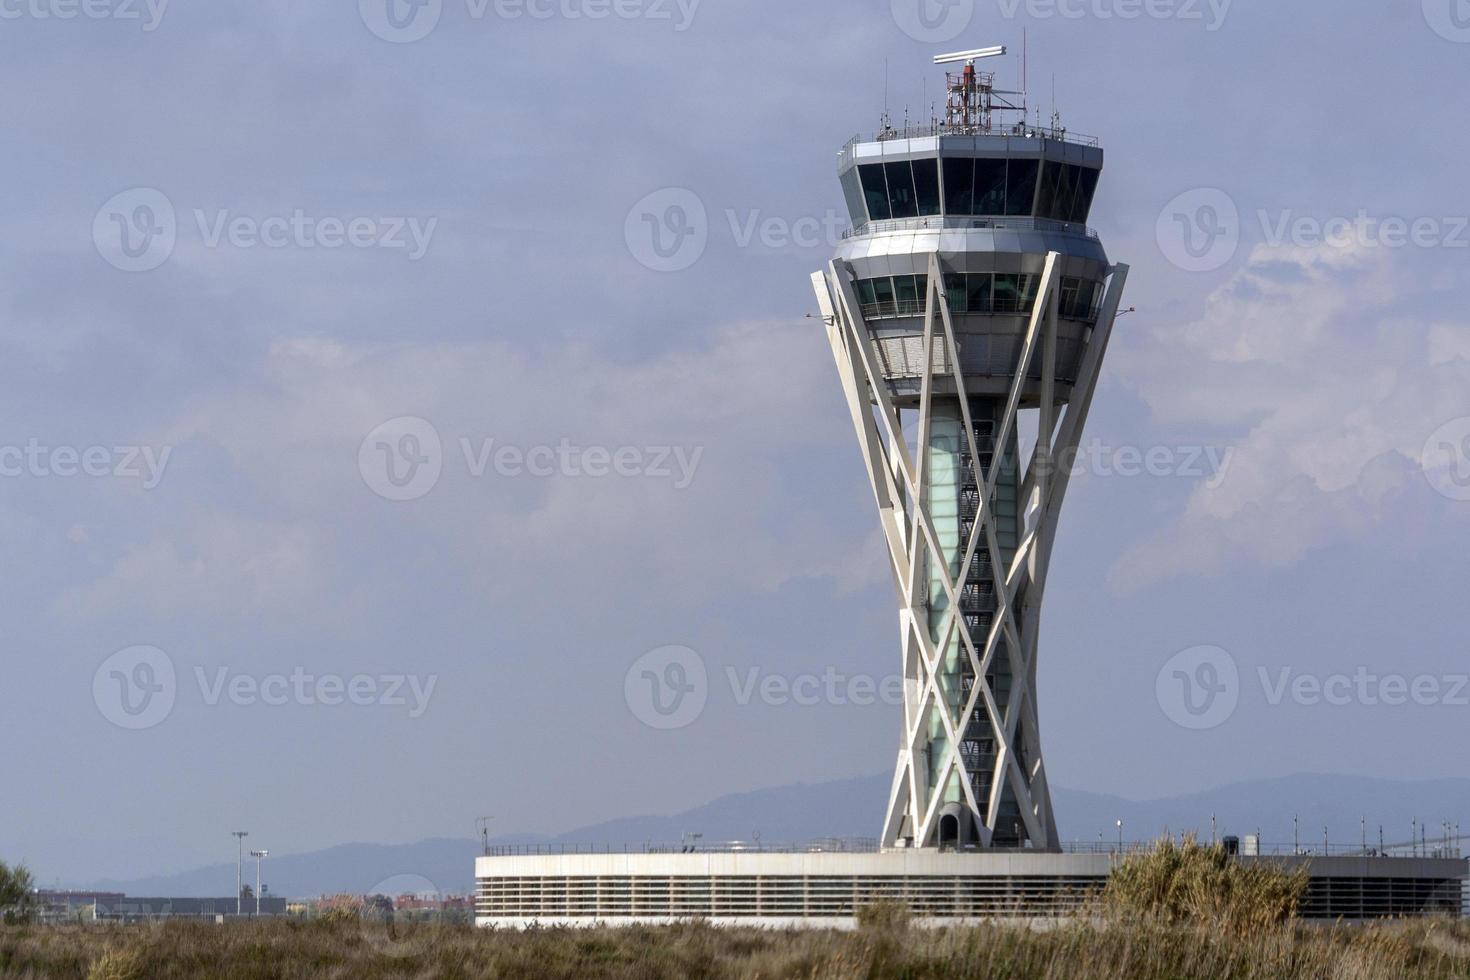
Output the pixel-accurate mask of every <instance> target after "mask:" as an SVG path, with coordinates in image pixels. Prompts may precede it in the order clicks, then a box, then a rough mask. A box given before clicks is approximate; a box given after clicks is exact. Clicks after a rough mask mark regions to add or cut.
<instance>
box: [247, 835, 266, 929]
mask: <svg viewBox="0 0 1470 980" xmlns="http://www.w3.org/2000/svg"><path fill="white" fill-rule="evenodd" d="M269 854H270V851H264V850H261V851H251V852H250V856H251V857H253V858H255V917H256V918H257V919H258V918H260V862H261V861H262V860H263V859H264V858H265V857H267V856H268V855H269Z"/></svg>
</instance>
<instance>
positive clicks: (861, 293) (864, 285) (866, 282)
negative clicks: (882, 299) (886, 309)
mask: <svg viewBox="0 0 1470 980" xmlns="http://www.w3.org/2000/svg"><path fill="white" fill-rule="evenodd" d="M857 289H858V302H859V303H861V304H863V305H864V306H871V305H873V304H874V303H876V302H878V293H877V291H876V290H875V289H874V288H873V280H871V279H859V280H858V284H857Z"/></svg>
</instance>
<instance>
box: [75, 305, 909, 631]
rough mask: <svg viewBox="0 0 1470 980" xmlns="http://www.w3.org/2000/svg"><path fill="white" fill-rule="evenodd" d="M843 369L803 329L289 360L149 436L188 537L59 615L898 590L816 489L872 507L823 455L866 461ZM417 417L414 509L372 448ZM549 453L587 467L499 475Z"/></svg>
mask: <svg viewBox="0 0 1470 980" xmlns="http://www.w3.org/2000/svg"><path fill="white" fill-rule="evenodd" d="M824 348H825V338H824V337H822V335H821V331H820V329H819V328H817V327H815V326H812V325H811V324H809V323H805V322H802V323H798V324H796V325H790V324H784V323H776V324H769V323H757V324H742V325H737V326H732V327H727V328H723V329H712V330H711V331H710V332H709V333H708V334H707V336H706V339H705V340H704V341H703V342H701V343H697V344H693V345H691V346H690V347H688V348H686V349H682V350H676V351H671V352H668V353H665V354H663V355H660V356H658V357H654V358H646V357H643V358H640V359H638V360H636V361H633V362H627V361H625V360H624V359H622V358H621V357H620V356H619V355H618V354H617V352H616V351H615V350H613V351H610V350H607V349H599V348H594V347H592V346H589V345H582V344H563V345H559V346H556V347H553V348H552V349H550V350H549V351H547V352H546V353H545V354H542V355H535V356H533V355H528V354H526V353H524V352H522V351H518V350H516V349H514V348H512V347H510V346H507V345H505V344H502V343H499V342H478V343H458V344H456V343H434V344H398V345H386V344H364V343H353V342H345V341H340V340H332V339H324V338H297V339H287V340H280V341H277V342H276V343H274V344H273V345H272V346H271V348H270V350H269V352H268V354H266V355H265V356H264V357H263V359H262V360H261V362H260V363H259V364H258V365H257V366H256V367H255V368H254V369H253V370H251V371H249V372H247V373H248V375H249V377H248V378H247V379H246V380H245V381H243V382H241V383H240V384H238V385H235V386H233V387H231V388H230V389H228V390H226V391H223V392H221V393H219V394H214V395H207V396H202V397H200V398H199V399H196V400H195V401H194V402H193V403H192V404H190V405H189V406H188V408H187V409H185V410H183V411H181V412H180V413H179V415H178V417H177V418H175V419H174V420H172V421H170V422H168V423H167V424H165V425H163V426H162V427H161V428H160V429H159V430H158V431H157V432H155V433H151V434H150V436H149V439H148V441H149V442H150V443H151V444H158V445H167V446H171V447H174V455H173V470H172V472H171V474H170V480H169V481H168V482H166V484H165V487H164V489H165V491H167V492H171V493H174V494H176V495H178V497H179V498H181V499H183V500H186V501H188V502H189V509H188V511H187V513H189V514H190V515H191V516H190V519H188V520H185V521H179V520H174V519H172V518H171V517H170V516H169V515H168V514H167V513H164V515H163V517H162V519H160V520H159V521H157V523H156V524H155V526H154V527H153V528H152V529H151V533H149V534H148V535H147V536H146V537H145V539H144V540H141V541H139V542H136V543H134V544H133V545H132V546H131V547H130V548H129V549H128V550H127V551H126V552H124V553H123V554H121V555H120V556H118V557H117V558H116V559H114V560H113V561H111V562H110V563H109V565H108V567H107V568H106V570H105V572H104V573H103V574H101V575H100V576H99V577H98V579H97V580H95V581H93V582H90V583H87V584H86V585H84V586H82V587H80V588H77V589H74V590H72V591H71V592H69V593H68V595H67V597H66V599H65V601H64V603H63V605H62V608H63V609H64V610H65V611H66V612H68V613H73V614H81V613H88V612H90V613H93V614H100V613H102V612H105V611H110V610H115V609H117V608H119V607H132V608H142V609H146V610H148V611H149V612H151V613H153V614H155V615H158V616H166V615H169V614H179V615H189V614H190V613H194V612H197V613H205V612H207V613H209V614H212V615H219V614H221V613H227V612H229V611H232V610H233V611H234V612H237V613H239V614H241V615H245V614H251V613H259V612H261V611H274V612H280V613H283V614H287V615H295V614H298V613H300V614H308V615H309V614H311V613H312V611H313V610H315V611H316V614H317V615H325V614H328V613H330V612H331V611H332V609H333V605H332V604H333V603H334V602H347V601H352V602H354V603H359V602H362V601H367V602H369V603H371V601H372V598H373V596H374V595H376V597H377V599H378V600H380V603H381V608H383V609H390V608H391V607H392V604H391V602H389V601H388V600H389V598H390V596H391V595H393V594H395V593H398V594H403V593H404V592H414V591H417V590H425V591H428V592H430V593H434V592H438V593H440V594H443V593H444V592H446V591H448V592H453V593H456V594H463V595H466V596H477V597H480V598H482V599H483V600H485V601H488V602H490V603H506V604H514V605H515V606H516V607H517V608H518V609H520V610H521V611H526V610H528V609H535V608H537V607H539V606H542V605H544V606H545V607H547V609H552V608H553V607H555V608H557V609H560V608H562V607H563V604H564V602H565V590H566V588H567V587H569V586H571V585H574V584H577V583H581V584H582V586H583V587H584V591H583V593H582V595H581V597H580V598H579V599H578V606H579V609H582V610H584V611H587V610H589V609H590V608H592V607H599V606H608V607H611V606H616V605H619V604H626V603H633V604H637V603H640V602H641V603H654V602H655V601H656V602H672V601H679V602H686V603H691V604H703V603H708V602H713V601H717V600H720V599H721V598H723V597H725V596H728V595H729V594H730V591H731V590H732V589H733V590H743V589H754V590H775V589H779V588H781V587H782V586H783V585H785V584H786V583H788V582H791V581H793V580H796V579H801V578H821V579H827V580H830V581H831V582H832V587H833V588H834V589H835V590H837V591H839V592H840V591H850V590H855V589H859V588H863V587H865V586H867V585H870V584H874V583H877V582H881V581H883V576H884V575H885V574H886V566H885V565H884V564H883V559H882V551H881V549H880V548H879V547H878V546H877V543H876V542H875V541H874V540H873V536H872V534H871V526H870V524H869V523H868V522H865V521H861V522H856V523H852V524H851V526H842V525H840V524H838V523H836V520H837V518H835V517H834V514H836V515H841V514H848V513H853V512H856V513H857V514H859V515H860V516H861V517H866V516H867V515H866V513H865V512H863V511H862V510H860V509H858V508H853V507H834V506H833V500H832V499H829V495H828V494H827V493H825V492H822V491H821V490H816V491H814V490H813V489H812V488H813V487H817V488H820V487H823V486H828V487H835V488H836V491H837V493H839V494H840V495H841V496H840V498H839V499H841V500H842V501H843V502H844V503H846V502H847V501H848V500H849V499H852V500H856V499H859V498H858V497H857V495H858V493H859V491H861V490H862V485H861V483H860V482H859V481H858V480H856V479H855V477H856V475H857V469H858V465H859V464H858V462H857V460H856V458H855V455H854V457H853V458H851V459H850V460H849V461H850V462H851V464H852V465H851V467H844V468H842V469H841V470H840V471H839V472H832V471H833V470H834V469H836V468H834V467H832V466H831V465H830V462H829V461H830V459H832V458H833V457H831V456H830V455H827V454H825V453H824V452H821V451H819V450H825V449H826V448H827V447H830V446H832V445H834V444H836V445H839V446H844V447H845V446H846V445H847V443H846V441H845V438H846V429H845V427H844V419H843V415H842V406H841V396H840V390H839V387H838V385H837V383H836V380H835V378H833V377H832V376H831V375H832V370H831V357H830V354H829V353H827V352H826V351H825V349H824ZM405 416H412V417H417V418H422V419H426V420H428V421H429V422H430V423H431V425H432V426H433V428H434V430H435V432H436V433H437V435H438V437H439V440H440V443H441V445H442V457H441V458H442V466H443V472H442V476H441V478H440V480H439V482H438V484H437V485H435V486H434V487H433V489H432V490H431V491H429V492H428V493H427V494H426V495H425V496H423V497H422V498H421V499H416V500H411V501H407V502H395V501H390V500H386V499H383V498H382V497H379V496H378V495H376V494H375V493H374V492H373V490H372V488H371V486H370V485H369V483H368V482H367V481H366V480H365V478H364V475H363V473H362V471H361V470H360V468H359V448H360V447H361V445H362V444H363V442H364V440H365V439H366V438H367V436H368V435H369V433H371V432H373V431H374V430H375V429H377V428H378V427H379V426H380V425H381V424H383V423H384V422H385V420H389V419H394V418H399V417H405ZM535 447H546V448H547V449H549V450H553V451H557V452H558V453H560V452H563V451H565V452H568V453H570V454H572V457H573V459H574V466H573V468H572V470H571V471H570V472H568V471H566V470H564V469H561V468H560V464H559V463H558V468H557V470H556V472H554V473H548V474H544V475H538V474H536V473H532V472H528V471H526V470H525V468H524V466H523V465H522V466H520V467H519V468H518V469H515V470H511V471H501V470H499V469H497V467H496V465H495V464H494V462H493V460H494V458H495V457H494V453H495V452H496V451H497V450H498V449H501V448H509V449H512V450H514V451H516V452H517V453H521V454H524V453H527V452H529V451H531V450H532V449H533V448H535ZM594 447H595V448H596V449H598V450H605V451H606V452H608V453H614V452H617V451H618V450H619V449H622V448H623V447H628V448H630V449H632V450H635V451H637V452H639V453H640V454H641V456H640V460H641V463H642V464H643V465H644V466H645V468H646V472H640V473H637V474H635V475H632V476H617V475H608V476H596V475H591V476H589V475H586V474H585V473H583V472H581V470H583V469H585V468H586V460H587V457H582V456H579V455H578V454H582V453H585V452H586V451H587V450H589V449H593V448H594ZM670 451H671V452H670ZM842 459H844V460H848V457H846V456H844V457H842ZM487 464H488V468H487V469H485V470H484V471H483V472H480V473H477V472H476V469H475V467H476V465H480V466H486V465H487ZM829 477H830V479H829ZM685 484H687V486H686V485H685ZM535 583H540V584H539V585H537V584H535ZM363 590H367V592H368V593H369V595H368V596H367V597H366V599H365V598H364V595H363ZM334 597H338V598H334ZM342 597H351V599H350V600H349V599H347V598H342Z"/></svg>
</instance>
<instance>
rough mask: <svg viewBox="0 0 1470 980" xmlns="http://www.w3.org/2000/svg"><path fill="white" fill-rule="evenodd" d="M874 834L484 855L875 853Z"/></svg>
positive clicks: (533, 848) (506, 850)
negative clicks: (872, 835) (802, 839)
mask: <svg viewBox="0 0 1470 980" xmlns="http://www.w3.org/2000/svg"><path fill="white" fill-rule="evenodd" d="M878 850H879V847H878V839H877V838H876V837H824V838H817V839H814V840H808V841H795V842H793V841H763V840H748V841H744V840H736V841H706V840H703V839H701V840H687V841H684V842H682V843H677V844H674V843H668V842H655V841H644V842H643V843H640V844H575V843H573V844H503V845H495V846H492V847H490V849H489V850H488V851H487V852H486V855H485V856H486V857H575V856H578V855H598V854H876V853H877V852H878Z"/></svg>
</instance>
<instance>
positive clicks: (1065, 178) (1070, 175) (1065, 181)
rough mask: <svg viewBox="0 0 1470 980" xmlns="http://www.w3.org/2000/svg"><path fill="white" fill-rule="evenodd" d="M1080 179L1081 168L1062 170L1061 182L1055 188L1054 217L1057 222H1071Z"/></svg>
mask: <svg viewBox="0 0 1470 980" xmlns="http://www.w3.org/2000/svg"><path fill="white" fill-rule="evenodd" d="M1081 179H1082V168H1081V167H1073V166H1066V167H1063V168H1062V182H1061V184H1059V185H1058V186H1057V213H1056V214H1055V215H1054V217H1055V218H1056V219H1057V220H1058V221H1071V220H1072V212H1073V211H1074V210H1075V209H1076V207H1077V185H1078V184H1079V183H1080V182H1081Z"/></svg>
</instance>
